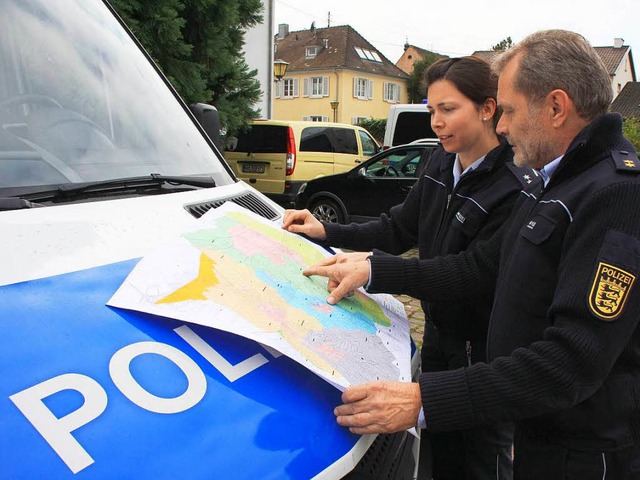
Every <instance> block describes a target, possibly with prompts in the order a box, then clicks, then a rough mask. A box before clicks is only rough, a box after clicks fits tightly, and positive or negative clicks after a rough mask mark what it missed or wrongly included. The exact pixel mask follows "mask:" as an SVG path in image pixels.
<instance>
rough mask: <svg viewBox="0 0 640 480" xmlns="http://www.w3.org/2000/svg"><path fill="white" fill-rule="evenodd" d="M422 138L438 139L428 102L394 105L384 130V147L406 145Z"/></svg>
mask: <svg viewBox="0 0 640 480" xmlns="http://www.w3.org/2000/svg"><path fill="white" fill-rule="evenodd" d="M422 138H427V139H432V140H438V136H437V135H436V134H435V132H434V131H433V129H432V128H431V114H430V113H429V110H427V104H426V103H415V104H414V103H406V104H397V105H392V106H391V108H390V109H389V116H388V117H387V126H386V128H385V131H384V141H383V146H382V148H383V149H385V150H386V149H387V148H390V147H395V146H396V145H404V144H406V143H411V142H413V141H414V140H419V139H422Z"/></svg>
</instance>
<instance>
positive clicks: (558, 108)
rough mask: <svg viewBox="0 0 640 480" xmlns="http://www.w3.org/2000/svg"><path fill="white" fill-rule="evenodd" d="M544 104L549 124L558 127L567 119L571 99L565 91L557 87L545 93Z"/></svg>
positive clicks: (571, 102) (571, 103)
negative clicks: (545, 99) (545, 100)
mask: <svg viewBox="0 0 640 480" xmlns="http://www.w3.org/2000/svg"><path fill="white" fill-rule="evenodd" d="M546 105H547V108H548V112H549V120H550V122H551V125H552V126H554V127H560V126H562V125H563V124H564V123H565V122H566V121H567V117H568V116H569V113H570V110H571V107H572V105H573V101H572V100H571V98H570V97H569V95H567V92H565V91H564V90H560V89H559V88H557V89H555V90H552V91H551V92H549V94H548V95H547V102H546Z"/></svg>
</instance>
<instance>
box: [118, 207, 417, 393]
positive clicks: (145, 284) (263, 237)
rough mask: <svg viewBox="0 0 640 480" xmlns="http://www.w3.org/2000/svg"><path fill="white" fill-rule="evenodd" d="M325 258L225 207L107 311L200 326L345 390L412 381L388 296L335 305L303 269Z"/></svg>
mask: <svg viewBox="0 0 640 480" xmlns="http://www.w3.org/2000/svg"><path fill="white" fill-rule="evenodd" d="M328 255H330V254H329V253H328V252H327V251H326V250H324V249H323V248H321V247H319V246H318V245H315V244H314V243H312V242H310V241H308V240H306V239H305V238H303V237H301V236H299V235H295V234H291V233H289V232H286V231H284V230H282V229H281V228H280V225H277V224H274V223H273V222H270V221H268V220H265V219H264V218H262V217H260V216H258V215H255V214H253V213H252V212H250V211H248V210H245V209H243V208H241V207H238V206H236V205H234V204H231V203H229V202H227V203H226V204H224V205H223V206H222V207H219V208H217V209H212V210H210V211H209V212H207V214H205V215H204V216H203V217H202V218H200V219H199V220H198V221H197V222H195V224H194V226H193V228H191V229H190V230H189V231H186V232H184V233H183V234H182V236H181V237H180V238H179V239H176V241H175V242H172V243H169V244H166V245H164V246H162V247H160V248H159V249H158V250H156V251H154V252H151V253H149V254H148V255H146V256H145V257H144V258H142V259H141V260H140V262H139V263H138V264H137V265H136V267H135V268H134V270H133V271H132V272H131V273H130V274H129V276H128V277H127V279H126V280H125V281H124V283H123V284H122V285H121V287H120V288H119V289H118V291H117V292H116V293H115V294H114V296H113V297H112V298H111V300H110V301H109V302H108V305H111V306H114V307H121V308H126V309H131V310H138V311H143V312H147V313H152V314H156V315H161V316H164V317H168V318H174V319H177V320H183V321H186V322H191V323H197V324H200V325H205V326H209V327H213V328H217V329H221V330H225V331H229V332H232V333H235V334H238V335H242V336H244V337H248V338H251V339H253V340H256V341H258V342H260V343H262V344H263V345H265V346H268V347H272V348H274V349H276V350H278V351H279V352H281V353H282V354H284V355H287V356H289V357H291V358H292V359H294V360H295V361H297V362H299V363H301V364H302V365H304V366H305V367H307V368H309V369H310V370H311V371H313V372H314V373H316V374H318V375H320V376H321V377H322V378H324V379H326V380H327V381H329V382H330V383H332V384H333V385H335V386H336V387H337V388H339V389H341V390H343V389H344V388H345V387H347V386H350V385H356V384H359V383H364V382H368V381H374V380H395V381H410V379H411V375H410V340H409V325H408V321H407V317H406V315H405V312H404V307H403V305H402V304H401V303H400V302H398V301H397V300H396V299H394V298H393V297H392V296H390V295H369V294H367V293H365V292H364V291H363V290H360V291H357V292H356V293H355V294H354V295H353V296H351V297H348V298H345V299H343V300H342V301H341V302H339V303H338V304H337V305H330V304H328V303H327V302H326V297H327V295H328V292H327V281H326V279H325V278H321V277H305V276H304V275H302V270H303V269H304V268H306V267H307V266H310V265H313V264H315V263H317V262H319V261H320V260H322V259H323V258H324V257H326V256H328Z"/></svg>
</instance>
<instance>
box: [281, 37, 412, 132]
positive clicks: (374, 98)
mask: <svg viewBox="0 0 640 480" xmlns="http://www.w3.org/2000/svg"><path fill="white" fill-rule="evenodd" d="M274 58H275V59H277V60H284V61H286V62H288V63H289V65H288V67H287V71H286V74H285V76H284V77H283V78H282V79H281V80H279V81H277V83H276V85H275V88H274V90H275V95H274V97H275V98H274V108H273V118H274V119H276V120H312V121H329V122H331V121H333V122H340V123H352V124H357V123H358V122H359V121H360V120H361V119H364V118H386V116H387V114H388V113H389V107H390V106H391V105H393V104H395V103H406V102H407V80H408V78H409V76H408V75H407V74H406V73H405V72H403V71H402V70H400V69H399V68H398V67H396V66H395V65H394V64H393V63H391V62H390V61H389V60H388V59H387V58H385V56H384V55H382V53H380V52H379V51H378V50H377V49H376V48H375V47H374V46H373V45H371V44H370V43H369V42H368V41H367V40H365V39H364V37H362V36H361V35H360V34H359V33H358V32H356V31H355V30H354V29H353V28H351V27H350V26H348V25H344V26H337V27H328V28H313V29H311V30H302V31H297V32H288V27H287V26H286V25H280V28H279V33H278V35H277V36H276V42H275V54H274Z"/></svg>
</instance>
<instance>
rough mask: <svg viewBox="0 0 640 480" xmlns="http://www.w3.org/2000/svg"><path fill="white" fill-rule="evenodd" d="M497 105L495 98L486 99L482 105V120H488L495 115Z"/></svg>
mask: <svg viewBox="0 0 640 480" xmlns="http://www.w3.org/2000/svg"><path fill="white" fill-rule="evenodd" d="M496 108H497V103H496V99H495V98H487V99H486V100H485V101H484V103H483V104H482V111H481V112H480V113H482V118H483V119H485V118H486V119H487V120H490V119H492V118H493V116H494V115H495V114H496Z"/></svg>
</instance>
